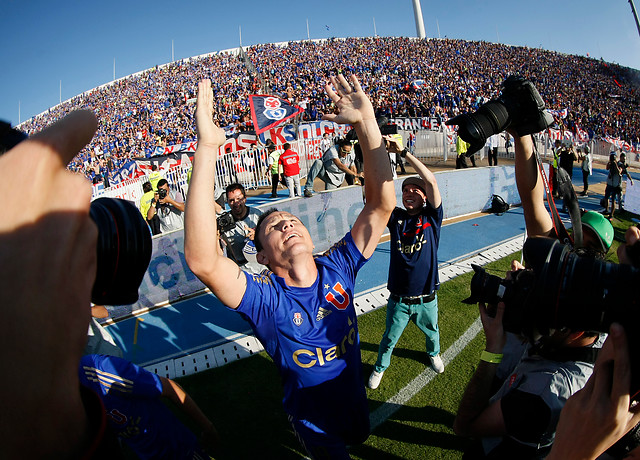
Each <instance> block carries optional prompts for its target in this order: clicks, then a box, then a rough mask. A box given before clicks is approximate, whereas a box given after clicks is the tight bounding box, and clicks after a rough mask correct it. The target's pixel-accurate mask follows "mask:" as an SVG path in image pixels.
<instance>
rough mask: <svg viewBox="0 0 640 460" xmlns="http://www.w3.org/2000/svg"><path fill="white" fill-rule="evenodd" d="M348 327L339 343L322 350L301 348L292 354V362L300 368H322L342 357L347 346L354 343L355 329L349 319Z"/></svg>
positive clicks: (318, 348)
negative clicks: (317, 366) (349, 327)
mask: <svg viewBox="0 0 640 460" xmlns="http://www.w3.org/2000/svg"><path fill="white" fill-rule="evenodd" d="M348 321H349V326H352V327H351V329H349V332H347V334H346V335H345V336H344V337H343V338H342V340H341V341H340V343H338V344H336V345H334V346H332V347H329V348H327V349H326V350H323V349H322V348H320V347H316V348H315V349H314V350H307V349H305V348H301V349H299V350H296V351H294V352H293V355H292V357H293V361H294V362H295V363H296V364H297V365H298V366H300V367H302V368H305V369H307V368H309V367H313V366H315V365H316V364H317V365H319V366H324V365H325V364H326V363H328V362H329V361H333V360H334V359H336V358H339V357H340V356H342V355H344V354H345V353H346V352H347V346H350V345H353V344H354V343H356V328H355V326H354V324H353V321H351V318H349V319H348Z"/></svg>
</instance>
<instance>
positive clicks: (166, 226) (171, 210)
mask: <svg viewBox="0 0 640 460" xmlns="http://www.w3.org/2000/svg"><path fill="white" fill-rule="evenodd" d="M155 215H157V216H158V218H159V219H160V231H161V232H162V233H167V232H172V231H174V230H179V229H181V228H183V227H184V200H179V199H178V198H177V195H176V193H175V192H172V191H171V190H170V189H169V182H167V179H160V180H159V181H158V191H157V192H156V194H155V198H154V200H153V201H152V202H151V206H150V207H149V211H147V220H151V219H153V216H155Z"/></svg>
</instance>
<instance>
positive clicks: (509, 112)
mask: <svg viewBox="0 0 640 460" xmlns="http://www.w3.org/2000/svg"><path fill="white" fill-rule="evenodd" d="M552 123H553V116H552V115H551V114H550V113H549V112H548V111H546V110H545V105H544V101H543V100H542V97H540V93H538V90H537V89H536V87H535V86H534V85H533V83H531V82H530V81H529V80H527V79H526V78H523V77H520V76H517V75H511V76H509V77H508V78H507V79H506V80H505V81H504V82H503V83H502V92H501V93H500V97H498V98H497V99H494V100H491V101H489V102H487V103H486V104H484V105H483V106H481V107H480V108H479V109H478V110H477V111H476V112H475V113H464V114H462V115H458V116H457V117H454V118H452V119H450V120H448V121H447V122H446V124H447V125H458V135H459V136H460V137H461V138H462V140H464V141H466V142H468V143H469V144H471V145H470V146H469V149H468V150H467V153H466V155H467V156H470V155H473V154H474V153H475V152H477V151H478V150H480V149H481V148H482V146H484V144H485V143H486V141H487V138H488V137H489V136H492V135H493V134H498V133H501V132H502V131H504V130H505V129H507V128H509V127H513V128H514V129H515V131H516V132H517V133H518V136H525V135H527V134H534V133H538V132H540V131H542V130H544V129H546V128H548V127H549V126H551V124H552Z"/></svg>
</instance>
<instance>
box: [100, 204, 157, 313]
mask: <svg viewBox="0 0 640 460" xmlns="http://www.w3.org/2000/svg"><path fill="white" fill-rule="evenodd" d="M89 215H90V216H91V219H93V221H94V222H95V224H96V226H97V227H98V241H97V252H98V268H97V271H96V280H95V282H94V283H93V290H92V291H91V302H93V303H94V304H96V305H128V304H132V303H134V302H136V301H137V300H138V288H139V287H140V283H142V278H143V277H144V274H145V273H146V271H147V267H148V266H149V261H150V260H151V246H152V245H151V233H150V232H149V227H148V225H147V223H146V222H145V220H144V219H143V218H142V214H140V211H139V210H138V208H136V207H135V206H134V205H133V204H131V203H129V202H128V201H126V200H121V199H118V198H98V199H97V200H94V201H93V202H92V203H91V207H90V208H89Z"/></svg>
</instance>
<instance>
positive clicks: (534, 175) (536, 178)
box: [510, 132, 553, 236]
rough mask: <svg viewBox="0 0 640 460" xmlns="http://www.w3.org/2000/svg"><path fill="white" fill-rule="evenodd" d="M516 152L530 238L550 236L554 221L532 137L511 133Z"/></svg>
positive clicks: (520, 192) (519, 183) (518, 182)
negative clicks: (549, 209)
mask: <svg viewBox="0 0 640 460" xmlns="http://www.w3.org/2000/svg"><path fill="white" fill-rule="evenodd" d="M510 134H511V135H512V136H513V139H514V142H513V144H514V146H515V150H516V162H515V167H516V185H517V186H518V193H519V194H520V200H521V201H522V210H523V211H524V221H525V225H526V227H527V234H528V236H537V235H540V236H548V235H549V233H550V232H551V230H552V229H553V221H552V220H551V216H550V215H549V212H548V211H547V208H546V207H545V205H544V184H543V182H542V175H541V174H540V170H539V169H538V163H537V161H536V157H535V156H534V153H533V140H532V139H531V136H529V135H527V136H523V137H520V136H518V134H517V133H516V132H510Z"/></svg>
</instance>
